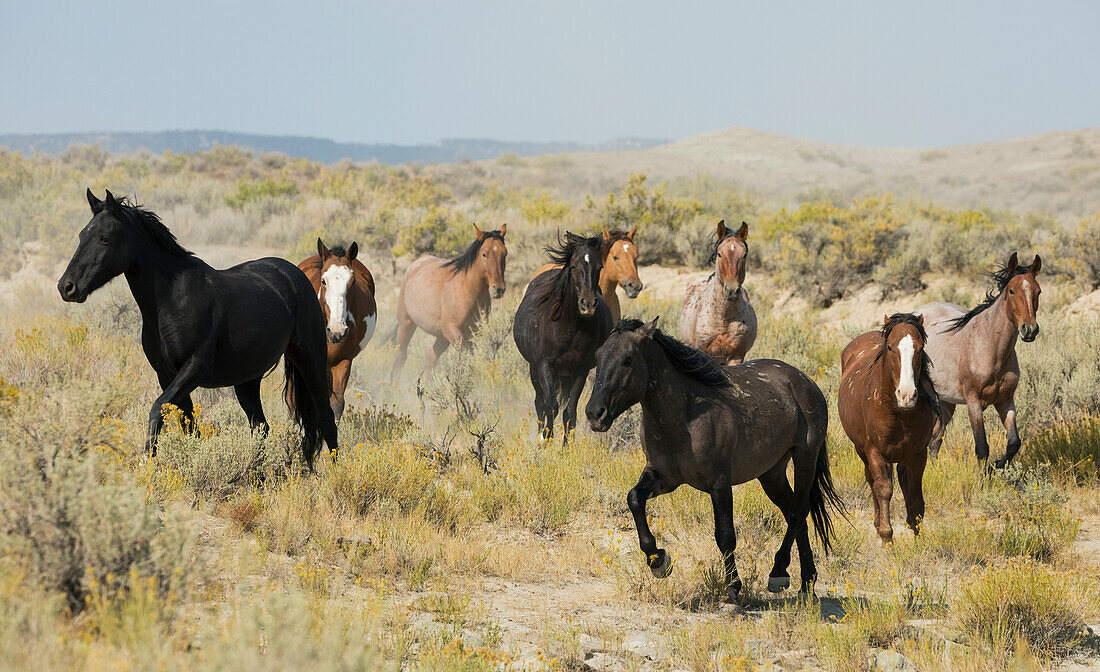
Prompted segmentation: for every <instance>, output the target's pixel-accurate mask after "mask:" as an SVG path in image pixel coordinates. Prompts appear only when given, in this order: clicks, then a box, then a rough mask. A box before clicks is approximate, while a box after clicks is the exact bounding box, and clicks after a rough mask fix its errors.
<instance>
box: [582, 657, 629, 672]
mask: <svg viewBox="0 0 1100 672" xmlns="http://www.w3.org/2000/svg"><path fill="white" fill-rule="evenodd" d="M584 666H585V667H587V668H588V669H590V670H601V671H604V670H606V671H607V672H620V671H621V670H625V669H626V665H625V664H624V663H623V661H621V660H619V659H618V658H616V657H615V656H612V655H611V654H608V653H597V654H596V655H594V656H592V657H591V658H589V659H588V660H586V661H584Z"/></svg>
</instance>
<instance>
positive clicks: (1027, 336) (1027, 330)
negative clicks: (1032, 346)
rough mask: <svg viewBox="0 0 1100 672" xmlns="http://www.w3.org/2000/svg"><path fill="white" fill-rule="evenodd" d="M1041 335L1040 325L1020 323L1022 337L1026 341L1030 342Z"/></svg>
mask: <svg viewBox="0 0 1100 672" xmlns="http://www.w3.org/2000/svg"><path fill="white" fill-rule="evenodd" d="M1038 335H1039V325H1037V324H1036V325H1034V326H1032V325H1030V324H1021V325H1020V339H1021V340H1022V341H1023V342H1024V343H1030V342H1032V341H1034V340H1035V338H1036V337H1037V336H1038Z"/></svg>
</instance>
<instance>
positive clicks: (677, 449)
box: [585, 320, 842, 603]
mask: <svg viewBox="0 0 1100 672" xmlns="http://www.w3.org/2000/svg"><path fill="white" fill-rule="evenodd" d="M596 362H597V363H596V385H595V389H594V390H593V391H592V398H591V399H590V400H589V402H588V406H587V408H586V409H585V412H586V414H587V416H588V422H589V424H590V425H591V427H592V429H593V430H595V431H597V432H604V431H607V430H608V429H609V428H610V427H611V424H612V423H613V422H614V421H615V419H616V418H617V417H619V415H621V414H622V413H623V412H624V411H625V410H627V409H628V408H630V407H631V406H633V405H634V404H637V403H641V405H642V431H641V437H642V450H643V451H644V452H645V456H646V466H645V468H644V469H643V470H642V475H641V477H640V478H639V479H638V484H637V485H635V486H634V488H633V489H632V490H631V491H630V494H629V495H628V496H627V500H626V501H627V505H628V506H629V507H630V512H631V513H632V514H633V516H634V523H635V525H636V526H637V528H638V542H639V544H640V545H641V549H642V552H643V553H645V555H646V561H647V563H648V564H649V568H650V570H651V571H652V572H653V575H654V576H657V577H659V578H663V577H665V576H668V574H669V572H670V571H671V569H672V563H671V560H670V557H669V555H668V554H667V553H666V552H665V550H664V549H661V548H657V542H656V540H655V539H654V538H653V534H652V533H651V532H650V530H649V524H648V523H647V521H646V513H645V503H646V500H647V499H650V498H651V497H656V496H657V495H661V494H664V493H666V492H672V491H673V490H675V489H676V488H677V487H679V486H680V485H681V484H687V485H690V486H691V487H693V488H695V489H697V490H702V491H703V492H706V493H708V494H709V495H710V498H711V503H712V504H713V506H714V539H715V541H716V542H717V543H718V549H719V550H720V551H721V552H722V557H723V559H724V564H725V580H726V594H727V596H728V597H729V599H730V600H731V601H733V602H735V603H736V602H738V601H739V593H740V591H741V580H740V578H738V576H737V567H736V564H735V563H734V558H733V554H734V550H735V549H736V546H737V537H736V535H735V533H734V529H733V493H732V491H731V488H732V487H733V486H735V485H739V484H741V483H745V482H748V481H751V480H752V479H754V478H755V479H759V481H760V484H761V485H762V486H763V487H764V492H765V493H766V494H767V496H768V498H769V499H771V500H772V502H773V503H774V504H775V505H776V506H777V507H779V509H780V511H782V512H783V517H784V519H785V520H786V521H787V532H786V534H784V535H783V542H782V543H781V544H780V547H779V550H778V551H777V552H776V554H775V565H774V566H773V567H772V570H771V573H770V574H769V576H768V590H770V591H772V592H779V591H781V590H783V589H784V588H786V587H788V586H789V585H790V584H791V579H790V574H788V573H787V568H788V566H789V565H790V562H791V544H792V543H793V542H795V541H797V542H798V559H799V564H800V567H801V572H802V592H804V593H808V592H811V591H812V590H813V584H814V581H815V579H816V578H817V569H816V568H815V566H814V557H813V551H812V550H811V549H810V537H809V532H808V525H807V523H806V517H807V515H809V516H810V517H812V519H813V523H814V529H815V530H816V531H817V535H818V537H819V538H820V539H821V545H822V546H823V547H824V549H825V551H826V552H828V550H829V546H830V538H831V536H832V522H831V519H830V513H829V508H828V505H831V506H832V507H834V508H836V509H838V510H841V511H842V506H841V504H840V501H839V498H838V496H837V494H836V491H835V490H834V489H833V483H832V478H831V476H830V474H829V457H828V455H827V453H826V451H825V431H826V428H827V426H828V423H829V409H828V406H827V405H826V403H825V397H824V395H822V394H821V390H820V389H818V387H817V385H815V384H814V382H813V381H812V380H810V379H809V378H808V377H807V376H806V375H805V374H804V373H802V372H801V371H799V370H798V369H796V368H794V367H792V366H790V365H789V364H785V363H783V362H780V361H776V360H773V359H755V360H752V361H750V362H747V363H745V364H740V365H737V366H731V367H721V366H718V365H717V364H715V363H714V362H713V360H711V358H710V357H708V356H707V355H705V354H704V353H703V352H701V351H699V350H696V349H695V348H692V347H690V346H688V345H685V344H684V343H681V342H680V341H678V340H676V339H674V338H672V337H670V336H667V335H666V334H664V333H663V332H661V330H659V329H658V328H657V320H653V321H652V322H650V323H649V324H643V323H642V322H640V321H638V320H622V321H621V322H619V325H618V326H617V327H616V328H615V330H614V331H613V332H612V333H611V335H610V336H608V338H607V341H605V342H604V344H603V346H601V347H600V349H599V352H597V354H596ZM791 460H794V489H793V490H792V489H791V485H790V483H789V482H788V480H787V464H788V463H789V462H790V461H791Z"/></svg>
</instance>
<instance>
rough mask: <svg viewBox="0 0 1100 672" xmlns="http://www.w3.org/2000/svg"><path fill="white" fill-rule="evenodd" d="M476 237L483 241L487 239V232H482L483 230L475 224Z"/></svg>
mask: <svg viewBox="0 0 1100 672" xmlns="http://www.w3.org/2000/svg"><path fill="white" fill-rule="evenodd" d="M474 236H475V237H476V238H477V239H478V240H481V239H483V238H485V232H484V231H482V230H481V229H479V228H477V224H474Z"/></svg>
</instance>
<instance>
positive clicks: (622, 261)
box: [532, 226, 643, 322]
mask: <svg viewBox="0 0 1100 672" xmlns="http://www.w3.org/2000/svg"><path fill="white" fill-rule="evenodd" d="M637 231H638V227H636V226H635V227H634V228H632V229H631V230H630V232H629V233H628V232H625V231H620V230H619V229H608V228H607V227H604V230H603V250H602V252H601V256H602V257H603V269H602V270H601V271H600V293H601V294H603V300H604V301H606V302H607V307H608V308H609V309H610V310H611V321H612V322H618V321H619V319H620V318H621V317H622V307H621V306H620V305H619V293H618V292H617V291H615V289H616V288H617V287H620V286H621V287H622V288H623V291H624V292H625V293H626V296H627V298H630V299H636V298H638V294H639V293H640V292H641V291H642V287H643V285H642V279H641V278H640V277H638V247H637V245H636V244H635V243H634V234H635V233H637ZM556 268H561V266H559V265H558V264H544V265H543V266H542V268H540V269H539V270H538V271H536V272H535V276H534V277H538V276H540V275H542V274H543V273H546V272H547V271H551V270H554V269H556ZM532 279H534V278H532Z"/></svg>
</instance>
